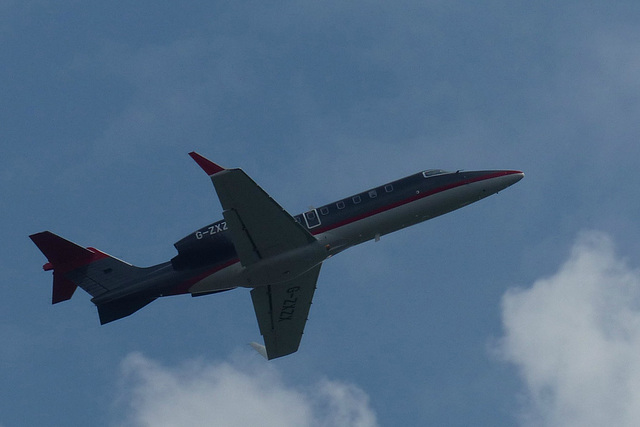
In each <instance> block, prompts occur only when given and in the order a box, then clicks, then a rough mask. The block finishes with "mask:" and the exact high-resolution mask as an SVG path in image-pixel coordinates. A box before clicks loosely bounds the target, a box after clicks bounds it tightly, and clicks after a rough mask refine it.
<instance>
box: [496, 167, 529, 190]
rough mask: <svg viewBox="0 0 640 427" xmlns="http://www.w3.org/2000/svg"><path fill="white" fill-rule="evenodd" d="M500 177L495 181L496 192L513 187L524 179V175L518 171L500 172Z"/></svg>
mask: <svg viewBox="0 0 640 427" xmlns="http://www.w3.org/2000/svg"><path fill="white" fill-rule="evenodd" d="M499 173H500V176H498V177H497V178H496V179H495V185H496V187H497V188H496V190H497V191H500V190H504V189H505V188H507V187H511V186H512V185H513V184H515V183H516V182H518V181H520V180H521V179H522V178H524V173H522V172H521V171H516V170H506V171H499Z"/></svg>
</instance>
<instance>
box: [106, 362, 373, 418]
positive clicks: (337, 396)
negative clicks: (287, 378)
mask: <svg viewBox="0 0 640 427" xmlns="http://www.w3.org/2000/svg"><path fill="white" fill-rule="evenodd" d="M122 382H123V384H122V386H123V389H124V392H123V393H122V396H121V399H120V402H119V403H120V405H122V406H125V407H126V409H125V411H124V414H123V415H124V418H125V419H124V420H122V421H121V422H120V423H119V424H118V425H126V426H154V427H157V426H177V425H189V426H199V425H202V426H211V425H221V426H222V425H224V426H248V425H259V426H309V427H316V426H317V427H321V426H336V425H339V426H357V427H368V426H376V425H377V421H376V416H375V414H374V412H373V411H372V409H371V408H370V407H369V399H368V396H367V395H366V394H365V393H364V392H363V391H362V390H360V389H359V388H358V387H356V386H353V385H349V384H345V383H341V382H337V381H329V380H323V381H320V382H319V383H317V384H315V385H314V386H313V387H307V388H305V387H300V386H291V385H287V384H285V383H284V382H283V380H282V378H281V375H280V374H279V372H278V371H277V370H276V369H275V368H273V367H270V366H268V365H265V364H256V363H254V364H251V363H241V364H237V363H205V362H198V361H190V362H188V363H186V364H184V365H182V366H180V367H177V368H170V367H166V366H162V365H161V364H159V363H158V362H156V361H153V360H150V359H148V358H146V357H145V356H143V355H141V354H139V353H134V354H131V355H129V356H128V357H127V358H126V359H125V360H124V361H123V363H122Z"/></svg>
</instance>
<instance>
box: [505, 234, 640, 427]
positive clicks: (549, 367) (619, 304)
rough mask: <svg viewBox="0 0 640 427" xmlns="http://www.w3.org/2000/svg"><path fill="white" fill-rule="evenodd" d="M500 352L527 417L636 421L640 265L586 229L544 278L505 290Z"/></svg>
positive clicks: (544, 422)
mask: <svg viewBox="0 0 640 427" xmlns="http://www.w3.org/2000/svg"><path fill="white" fill-rule="evenodd" d="M502 317H503V323H504V329H505V336H504V337H503V342H502V347H501V350H502V353H503V356H504V357H505V358H506V360H508V361H510V362H511V363H513V364H515V365H516V366H517V368H518V370H519V372H520V374H521V376H522V379H523V381H524V384H525V386H526V404H525V406H526V408H525V411H524V415H523V417H522V421H523V424H524V425H535V426H568V427H570V426H581V427H585V426H603V425H615V426H623V427H624V426H635V425H637V422H638V420H639V419H640V271H638V270H635V269H632V268H631V267H630V266H629V265H628V264H627V263H626V262H625V261H624V260H622V259H620V258H619V257H618V256H617V255H616V253H615V250H614V245H613V243H612V241H611V239H610V238H609V237H608V236H607V235H605V234H602V233H597V232H588V233H583V234H581V236H580V237H579V238H578V240H577V242H576V243H575V245H574V247H573V249H572V252H571V256H570V257H569V259H568V260H567V261H566V262H565V263H564V264H563V265H562V266H561V268H560V270H559V271H558V272H557V273H556V274H555V275H553V276H552V277H549V278H543V279H540V280H538V281H536V282H535V283H534V284H533V286H532V287H531V288H529V289H517V290H510V291H509V292H507V293H506V294H505V295H504V297H503V301H502Z"/></svg>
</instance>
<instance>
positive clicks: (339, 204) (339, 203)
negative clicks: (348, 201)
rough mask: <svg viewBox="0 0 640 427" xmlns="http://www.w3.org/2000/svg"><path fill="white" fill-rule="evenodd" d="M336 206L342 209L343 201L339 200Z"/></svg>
mask: <svg viewBox="0 0 640 427" xmlns="http://www.w3.org/2000/svg"><path fill="white" fill-rule="evenodd" d="M336 207H337V208H338V209H344V202H342V201H340V202H338V203H336Z"/></svg>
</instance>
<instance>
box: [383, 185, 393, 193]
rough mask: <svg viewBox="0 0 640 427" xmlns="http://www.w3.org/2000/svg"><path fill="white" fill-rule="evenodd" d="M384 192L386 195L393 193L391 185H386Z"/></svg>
mask: <svg viewBox="0 0 640 427" xmlns="http://www.w3.org/2000/svg"><path fill="white" fill-rule="evenodd" d="M384 191H386V192H387V193H391V192H392V191H393V185H391V184H387V185H385V186H384Z"/></svg>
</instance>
